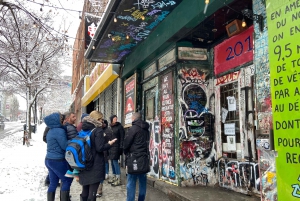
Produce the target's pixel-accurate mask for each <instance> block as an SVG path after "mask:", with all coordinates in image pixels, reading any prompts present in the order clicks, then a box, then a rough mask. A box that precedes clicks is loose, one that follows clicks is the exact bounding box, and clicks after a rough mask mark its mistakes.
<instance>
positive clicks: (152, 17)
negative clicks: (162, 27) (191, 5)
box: [93, 0, 182, 63]
mask: <svg viewBox="0 0 300 201" xmlns="http://www.w3.org/2000/svg"><path fill="white" fill-rule="evenodd" d="M181 1H182V0H160V1H152V0H141V1H133V0H126V1H120V4H119V7H118V10H117V11H116V12H115V14H114V17H115V19H116V22H114V21H111V22H110V24H109V26H108V29H107V30H106V32H105V33H104V34H103V37H102V38H101V40H100V41H99V44H98V46H97V48H96V49H95V54H94V55H93V57H96V58H101V60H103V61H105V63H111V61H113V62H116V63H118V62H120V61H122V60H124V58H125V57H126V56H128V55H129V54H130V53H131V52H133V51H134V49H135V48H136V47H137V46H138V44H140V43H141V42H142V41H144V40H145V39H147V37H148V36H149V35H150V34H151V33H152V32H153V31H154V30H155V29H156V27H157V26H158V25H159V24H160V23H161V22H162V21H164V20H165V19H166V17H167V16H168V15H169V14H170V13H171V12H172V11H173V10H174V9H175V8H176V7H177V6H178V5H179V4H180V3H181ZM112 52H113V54H111V53H112Z"/></svg>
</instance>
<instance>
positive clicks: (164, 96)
mask: <svg viewBox="0 0 300 201" xmlns="http://www.w3.org/2000/svg"><path fill="white" fill-rule="evenodd" d="M160 79H161V89H160V91H161V95H160V104H161V113H160V114H161V134H162V135H161V159H162V166H161V179H163V180H166V181H169V182H172V183H177V180H176V174H175V145H174V143H175V139H174V136H175V133H174V131H175V128H174V97H173V96H174V95H173V72H169V73H167V74H165V75H163V76H161V78H160Z"/></svg>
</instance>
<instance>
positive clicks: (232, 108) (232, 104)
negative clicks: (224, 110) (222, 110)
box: [227, 96, 236, 111]
mask: <svg viewBox="0 0 300 201" xmlns="http://www.w3.org/2000/svg"><path fill="white" fill-rule="evenodd" d="M227 102H228V111H236V100H235V98H234V97H233V96H228V97H227Z"/></svg>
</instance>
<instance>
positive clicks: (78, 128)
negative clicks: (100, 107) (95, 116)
mask: <svg viewBox="0 0 300 201" xmlns="http://www.w3.org/2000/svg"><path fill="white" fill-rule="evenodd" d="M86 116H89V115H88V114H86V113H82V115H81V118H80V122H79V124H78V125H77V128H76V129H77V131H78V132H79V131H81V128H82V119H83V118H84V117H86Z"/></svg>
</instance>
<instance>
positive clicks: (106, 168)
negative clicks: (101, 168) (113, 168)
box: [105, 162, 109, 174]
mask: <svg viewBox="0 0 300 201" xmlns="http://www.w3.org/2000/svg"><path fill="white" fill-rule="evenodd" d="M105 174H109V164H108V162H105Z"/></svg>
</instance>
